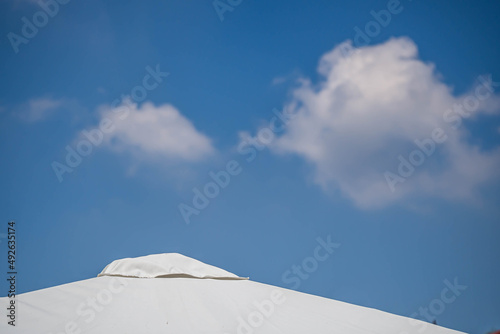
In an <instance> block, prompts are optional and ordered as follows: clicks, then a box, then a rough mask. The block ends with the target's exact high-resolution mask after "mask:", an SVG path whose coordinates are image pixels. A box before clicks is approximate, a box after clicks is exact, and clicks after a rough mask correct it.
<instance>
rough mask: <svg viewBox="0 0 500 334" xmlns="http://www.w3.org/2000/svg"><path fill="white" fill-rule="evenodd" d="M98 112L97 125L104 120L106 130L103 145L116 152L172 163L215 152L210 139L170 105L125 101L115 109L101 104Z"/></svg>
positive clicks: (202, 156)
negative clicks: (163, 159)
mask: <svg viewBox="0 0 500 334" xmlns="http://www.w3.org/2000/svg"><path fill="white" fill-rule="evenodd" d="M100 115H101V125H102V124H104V123H103V121H104V122H107V124H108V125H106V127H107V128H109V129H110V130H109V131H107V132H108V133H107V134H106V135H105V136H104V145H106V146H107V147H109V148H111V149H113V150H116V151H127V152H130V153H132V154H133V155H137V156H139V157H141V158H144V157H150V158H167V159H168V160H169V161H174V162H177V161H189V162H192V161H197V160H201V159H203V158H205V157H207V156H209V155H211V154H213V153H214V151H215V150H214V148H213V146H212V144H211V140H210V139H209V138H208V137H207V136H205V135H204V134H202V133H201V132H199V131H198V130H197V129H196V128H195V127H194V125H193V124H192V123H191V121H189V120H188V119H187V118H186V117H184V116H183V115H182V114H181V113H180V112H179V111H178V110H177V109H176V108H175V107H174V106H172V105H170V104H164V105H160V106H155V105H153V104H152V103H150V102H146V103H143V104H142V105H141V106H138V105H137V104H135V103H130V102H128V101H125V103H123V104H122V105H120V106H117V107H116V108H112V107H109V106H107V107H102V108H101V110H100ZM101 127H102V126H101Z"/></svg>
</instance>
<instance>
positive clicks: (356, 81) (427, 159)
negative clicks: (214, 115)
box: [270, 38, 500, 208]
mask: <svg viewBox="0 0 500 334" xmlns="http://www.w3.org/2000/svg"><path fill="white" fill-rule="evenodd" d="M348 43H349V42H348ZM346 46H347V49H348V47H349V44H344V45H342V46H339V47H336V48H335V49H333V50H332V51H331V52H328V53H326V54H325V55H323V57H322V58H321V60H320V63H319V67H318V72H319V74H320V75H321V77H322V79H321V81H320V82H319V83H317V84H314V83H312V82H311V81H310V80H308V79H303V80H302V82H301V84H300V86H299V87H297V88H295V89H294V90H293V92H292V96H293V97H292V99H291V101H289V103H288V104H287V105H286V106H285V108H287V109H292V110H293V112H294V113H295V117H294V118H293V119H292V120H291V121H290V122H289V124H288V126H287V129H286V131H285V133H284V134H283V135H281V136H280V137H279V138H277V139H276V140H275V141H274V142H273V143H272V144H271V145H270V146H271V149H272V150H274V151H275V152H277V153H282V154H284V153H293V154H297V155H299V156H301V157H303V158H304V159H306V160H307V161H308V162H309V163H310V164H311V166H312V167H313V169H314V171H313V175H314V180H315V182H316V183H318V184H319V185H321V186H322V187H323V188H324V189H325V190H327V191H336V190H340V192H341V193H342V194H343V195H344V196H346V197H348V198H350V199H352V200H353V201H354V202H355V203H356V204H357V205H358V206H360V207H364V208H372V207H380V206H383V205H387V204H390V203H393V202H395V201H398V200H401V199H403V198H408V197H418V196H422V195H424V196H429V195H430V196H439V197H445V198H458V199H465V200H471V199H473V198H476V197H475V194H476V192H477V190H478V188H479V187H480V186H481V185H482V184H484V183H485V182H487V181H489V180H491V179H493V178H496V177H497V176H498V170H500V168H499V167H500V152H499V150H498V149H495V150H490V151H488V152H486V151H484V150H481V148H479V147H475V146H473V145H471V144H469V143H468V141H467V139H468V135H469V134H468V132H467V130H466V128H465V126H464V124H463V119H464V118H468V117H470V118H473V117H475V116H477V114H479V113H484V112H495V111H498V110H499V106H500V103H499V98H498V96H496V95H494V94H492V91H494V89H497V88H498V85H497V84H495V83H491V82H490V83H488V80H487V78H486V77H483V78H482V84H481V82H478V86H474V88H472V90H471V91H470V92H469V93H468V94H465V95H463V96H454V94H453V92H452V89H451V88H450V87H448V86H447V85H446V84H444V83H443V82H441V81H440V78H439V76H438V75H436V73H435V70H434V66H433V65H432V64H427V63H424V62H422V61H421V60H419V59H418V53H417V47H416V45H415V44H414V43H413V42H412V41H411V40H409V39H407V38H397V39H391V40H389V41H387V42H385V43H383V44H380V45H375V46H370V47H363V48H360V49H357V50H356V52H353V53H352V55H350V56H349V57H346V56H345V50H346ZM343 50H344V51H343ZM490 79H491V78H490ZM433 131H437V132H434V134H435V136H436V138H440V140H443V139H444V138H445V140H444V142H442V143H436V142H434V145H435V147H436V149H435V152H434V153H432V154H430V155H424V160H422V161H424V162H423V163H422V164H421V165H419V166H416V167H412V168H414V171H413V172H408V170H405V168H403V167H401V168H402V169H401V171H402V172H403V173H402V174H399V173H398V167H399V165H400V160H399V159H400V156H401V157H402V158H403V159H405V160H408V159H410V155H411V153H412V152H413V151H415V149H418V146H417V145H416V144H415V142H414V141H415V140H419V141H423V140H426V141H427V143H429V140H430V139H429V138H432V133H433ZM428 148H429V149H430V148H432V144H428ZM428 153H430V151H429V152H428ZM412 158H413V160H412V161H413V162H418V163H420V162H421V158H422V153H415V154H414V155H413V156H412ZM388 172H389V174H388ZM390 173H393V174H390ZM410 174H411V175H410ZM388 175H392V176H396V181H394V178H393V177H392V178H391V177H389V180H390V181H391V182H388V180H387V176H388ZM402 175H404V176H403V177H402ZM391 188H392V189H391Z"/></svg>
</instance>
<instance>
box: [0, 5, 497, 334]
mask: <svg viewBox="0 0 500 334" xmlns="http://www.w3.org/2000/svg"><path fill="white" fill-rule="evenodd" d="M48 2H50V1H48ZM63 2H64V1H61V3H60V4H59V5H58V8H55V7H54V6H52V7H50V8H49V9H48V10H49V11H52V14H53V15H52V16H50V15H45V14H43V12H42V14H37V13H39V12H40V11H42V8H41V7H40V5H39V4H38V3H37V2H36V1H28V0H24V1H21V0H9V1H3V2H2V3H1V5H0V7H1V9H0V11H1V13H2V14H1V16H2V19H1V21H0V29H1V32H2V35H3V37H2V39H1V42H0V57H1V59H2V61H1V63H0V74H1V77H2V80H1V82H0V85H1V87H0V88H1V90H0V91H1V93H0V137H1V140H0V152H1V154H2V157H3V163H2V164H1V165H0V166H1V167H0V180H1V181H0V182H1V185H2V192H1V195H0V212H1V213H2V219H3V221H4V224H5V228H2V229H5V230H6V229H7V222H8V220H11V219H14V220H16V222H17V227H18V232H17V233H18V252H19V256H18V271H19V282H18V289H19V291H20V292H27V291H32V290H36V289H41V288H46V287H50V286H55V285H59V284H63V283H68V282H72V281H75V280H82V279H86V278H90V277H94V276H95V275H97V273H98V272H99V271H100V270H101V269H102V268H104V266H105V265H107V264H108V263H109V262H111V261H113V260H115V259H118V258H123V257H135V256H142V255H147V254H152V253H166V252H179V253H182V254H185V255H187V256H190V257H194V258H196V259H198V260H201V261H204V262H207V263H210V264H213V265H216V266H219V267H221V268H224V269H226V270H229V271H231V272H234V273H236V274H239V275H242V276H250V278H251V279H253V280H256V281H259V282H264V283H268V284H273V285H278V286H282V287H285V288H296V289H297V290H299V291H303V292H307V293H312V294H317V295H320V296H325V297H328V298H333V299H338V300H343V301H347V302H350V303H354V304H359V305H364V306H369V307H375V308H378V309H381V310H384V311H388V312H392V313H396V314H400V315H405V316H410V315H412V314H414V313H415V312H417V313H418V312H419V309H420V308H421V307H429V306H430V305H434V306H436V305H438V304H439V302H433V301H435V300H436V299H438V300H439V299H440V298H441V297H440V295H441V292H442V290H443V289H444V288H446V287H447V285H446V283H445V281H447V282H454V280H455V279H457V280H458V282H459V283H460V285H465V286H467V288H466V289H465V290H464V291H463V293H461V294H460V295H459V296H457V298H456V300H454V301H453V302H452V303H445V304H443V305H445V309H444V310H440V311H439V312H437V313H435V314H432V317H433V318H436V319H437V322H438V324H440V325H443V326H446V327H450V328H454V329H457V330H461V331H464V332H469V333H477V334H480V333H481V334H482V333H485V332H487V331H489V330H493V329H494V328H497V329H498V328H499V327H500V318H499V314H500V288H499V285H498V277H499V276H500V269H499V266H498V259H499V258H500V245H499V243H498V235H499V233H500V225H499V223H500V222H499V213H500V212H499V209H498V201H499V199H500V193H499V187H498V186H499V183H498V181H499V174H498V170H500V169H499V166H500V151H499V146H500V117H499V114H498V112H499V111H500V98H499V96H500V94H499V93H498V91H499V90H500V85H499V83H500V65H499V63H498V59H500V49H499V48H498V43H497V40H498V33H500V22H499V21H498V16H499V14H500V6H499V5H498V3H496V2H491V1H461V2H455V1H441V2H439V3H435V2H433V1H423V0H413V1H410V0H401V2H399V3H397V2H394V1H389V2H387V1H370V2H368V1H365V2H362V1H350V2H340V1H315V2H312V3H311V2H308V1H290V0H289V1H272V2H267V3H265V4H264V3H259V2H256V1H251V0H243V1H241V2H239V1H236V0H233V1H227V2H226V1H221V2H220V3H217V6H218V7H217V8H218V9H216V8H215V7H214V4H213V3H212V1H208V0H207V1H196V2H195V1H175V0H174V1H161V2H156V1H155V2H153V1H150V2H148V1H85V3H83V2H78V1H69V2H67V3H63ZM229 3H232V4H233V5H234V6H231V5H229ZM224 6H229V7H224ZM224 8H225V9H224ZM228 8H230V9H228ZM217 11H219V12H217ZM372 11H373V12H372ZM384 13H385V16H384ZM387 13H388V14H389V15H387ZM44 15H45V16H44ZM34 16H35V18H34ZM375 16H377V17H378V19H379V22H377V21H376V19H375ZM23 18H26V19H25V20H24V21H23ZM44 18H45V19H46V20H45V22H44V21H43V20H44ZM221 18H222V20H221ZM33 20H35V21H36V20H42V21H37V22H38V24H39V25H40V26H39V27H38V28H37V27H36V26H35V28H36V29H37V30H38V31H37V32H36V33H35V32H33V31H30V27H24V26H25V25H27V23H26V22H28V25H31V24H33V22H34V21H33ZM370 22H372V23H370ZM374 22H377V23H374ZM23 27H24V28H23ZM23 29H24V30H23ZM358 29H359V30H358ZM359 31H361V32H362V34H363V35H364V37H360V33H359ZM26 33H27V34H28V35H29V37H27V36H25V35H26ZM30 33H31V35H30ZM23 34H24V35H23ZM13 36H14V37H13ZM21 40H22V42H20V41H21ZM349 40H351V41H352V42H351V43H350V44H349ZM16 51H17V52H16ZM167 73H168V74H167ZM126 95H131V96H129V98H126V97H125V96H126ZM277 114H280V115H281V116H282V118H283V119H285V120H286V122H283V121H280V120H279V118H278V117H277V116H276V115H277ZM283 115H284V116H283ZM85 133H87V134H89V133H90V134H94V137H92V138H93V139H94V141H95V144H92V143H90V141H89V140H88V139H87V137H86V135H85ZM415 141H418V142H419V143H421V147H423V148H420V149H419V147H418V146H417V144H416V143H415ZM88 143H90V145H89V144H88ZM425 143H427V144H425ZM425 145H427V146H425ZM67 147H69V148H70V150H77V149H79V150H83V151H82V152H84V153H86V152H88V151H91V152H90V153H89V154H88V155H86V156H81V154H79V155H80V156H81V157H80V159H78V158H74V157H73V158H72V159H73V160H70V163H72V166H70V165H69V164H68V161H67V160H66V159H67V155H68V149H67ZM85 150H87V151H85ZM425 150H427V151H425ZM417 151H418V152H417ZM414 152H416V153H414ZM76 154H78V152H77V153H76ZM412 154H413V155H412ZM400 157H401V158H400ZM410 158H411V159H413V160H412V161H413V163H412V162H410ZM401 159H402V160H401ZM401 161H403V162H401ZM55 162H56V163H55ZM228 164H229V165H228ZM401 164H402V165H404V166H403V167H401V168H400V171H398V167H400V166H401ZM409 164H410V165H409ZM414 165H415V166H414ZM405 166H406V167H405ZM405 168H406V169H405ZM70 170H71V172H69V171H70ZM221 171H222V172H221ZM211 172H212V173H216V174H217V173H218V174H219V175H220V178H221V179H220V180H219V183H220V184H222V185H223V186H224V187H221V186H218V185H217V186H215V187H214V185H215V182H214V181H213V177H212V176H211V174H210V173H211ZM229 172H232V174H230V173H229ZM401 172H402V173H401ZM388 173H389V174H388ZM391 182H392V183H391ZM226 183H227V185H226ZM209 184H211V185H209ZM391 184H392V190H393V191H392V190H391ZM207 185H208V186H207ZM206 187H208V188H206ZM206 189H208V190H207V191H208V194H209V196H208V197H207V198H206V199H205V200H203V199H200V198H198V199H196V195H195V194H196V192H197V190H199V191H200V193H201V194H202V195H199V196H198V197H206V195H207V194H206V193H205V190H206ZM210 196H212V197H213V198H209V197H210ZM193 200H195V201H196V200H198V202H197V204H194V203H193ZM207 203H208V204H207ZM196 205H198V207H196ZM180 208H181V209H180ZM182 210H184V211H182ZM186 210H187V211H186ZM182 212H184V214H183V213H182ZM186 217H188V218H187V219H186ZM187 221H189V224H187V223H186V222H187ZM2 233H3V231H2ZM328 236H330V238H331V240H332V241H334V242H335V243H340V246H339V247H338V248H337V249H335V252H334V253H333V254H331V256H330V257H329V258H328V259H327V260H325V261H323V262H319V263H318V267H317V269H315V270H313V271H312V272H311V273H309V274H308V277H307V278H302V279H300V280H299V281H300V285H299V286H298V287H294V286H293V284H290V282H289V281H288V280H287V279H286V278H284V274H285V273H286V272H287V270H291V269H292V266H294V265H301V264H302V263H304V260H305V259H307V258H308V257H311V256H313V254H314V250H315V248H316V247H317V245H318V241H317V238H322V239H323V240H326V239H327V238H328ZM0 240H1V241H2V243H1V244H0V247H1V248H2V249H3V250H4V252H6V242H5V238H4V239H1V235H0ZM5 262H6V261H2V262H1V264H0V267H1V268H4V269H5V268H6V263H5ZM306 262H307V261H306ZM285 276H286V275H285ZM295 277H298V276H295ZM288 278H289V277H288ZM0 286H3V287H4V288H3V289H2V291H1V292H0V295H2V296H4V295H6V291H7V289H6V285H5V283H2V285H0ZM433 303H434V304H433ZM419 318H422V316H421V315H420V316H419ZM424 319H425V318H424Z"/></svg>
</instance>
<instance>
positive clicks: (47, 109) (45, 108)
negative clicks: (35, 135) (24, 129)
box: [16, 98, 64, 122]
mask: <svg viewBox="0 0 500 334" xmlns="http://www.w3.org/2000/svg"><path fill="white" fill-rule="evenodd" d="M63 103H64V101H63V100H56V99H52V98H37V99H31V100H29V101H28V102H27V103H25V104H24V105H22V106H21V107H20V108H18V110H17V111H16V113H17V114H18V116H19V117H20V118H21V119H22V120H24V121H26V122H38V121H42V120H45V119H46V118H47V117H49V116H50V115H51V114H52V113H54V112H55V111H56V110H57V109H58V108H60V107H61V106H62V105H63Z"/></svg>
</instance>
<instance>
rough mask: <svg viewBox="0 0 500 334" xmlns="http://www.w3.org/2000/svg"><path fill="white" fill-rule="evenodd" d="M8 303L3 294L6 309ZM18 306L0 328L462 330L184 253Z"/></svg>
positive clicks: (402, 333) (143, 332) (24, 298)
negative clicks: (243, 273)
mask: <svg viewBox="0 0 500 334" xmlns="http://www.w3.org/2000/svg"><path fill="white" fill-rule="evenodd" d="M8 303H9V298H7V297H4V298H0V305H1V307H2V309H4V310H5V308H6V307H7V306H8ZM16 310H17V319H16V326H15V327H12V326H10V325H8V324H7V321H6V319H5V318H4V320H3V321H1V322H0V333H19V334H37V333H44V334H61V333H64V334H84V333H88V334H97V333H99V334H118V333H119V334H125V333H131V334H132V333H134V334H137V333H140V334H148V333H151V334H153V333H175V334H188V333H189V334H198V333H200V334H224V333H228V334H229V333H237V334H253V333H262V334H271V333H282V334H299V333H300V334H304V333H308V334H323V333H324V334H327V333H328V334H367V333H373V334H421V333H430V334H453V333H455V334H456V333H459V332H457V331H453V330H449V329H445V328H443V327H439V326H436V325H432V324H428V323H424V322H421V321H418V320H414V319H410V318H405V317H401V316H397V315H393V314H389V313H386V312H382V311H378V310H375V309H370V308H366V307H361V306H356V305H351V304H348V303H344V302H339V301H335V300H331V299H327V298H322V297H318V296H313V295H308V294H305V293H300V292H296V291H292V290H287V289H283V288H279V287H275V286H271V285H266V284H262V283H257V282H253V281H250V280H247V279H246V278H241V277H238V276H236V275H234V274H232V273H229V272H227V271H225V270H222V269H220V268H216V267H213V266H210V265H207V264H204V263H202V262H199V261H196V260H194V259H190V258H188V257H185V256H182V255H180V254H159V255H150V256H146V257H140V258H135V259H123V260H117V261H114V262H112V263H111V264H109V265H108V266H106V268H104V270H103V271H102V272H101V273H100V274H99V276H98V277H96V278H92V279H88V280H84V281H79V282H75V283H70V284H65V285H61V286H56V287H53V288H48V289H43V290H38V291H34V292H29V293H25V294H21V295H18V296H17V297H16ZM7 320H8V318H7ZM422 329H424V330H422Z"/></svg>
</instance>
